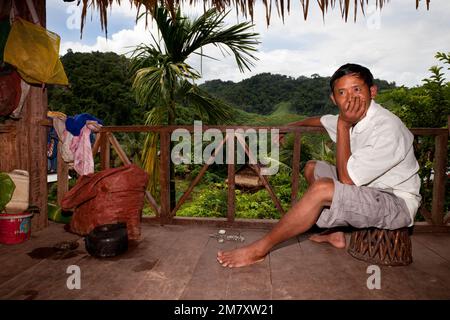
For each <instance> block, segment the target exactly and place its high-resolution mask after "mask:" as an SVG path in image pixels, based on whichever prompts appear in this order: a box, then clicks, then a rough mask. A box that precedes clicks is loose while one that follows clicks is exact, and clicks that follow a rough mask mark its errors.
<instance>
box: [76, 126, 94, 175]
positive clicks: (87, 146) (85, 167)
mask: <svg viewBox="0 0 450 320" xmlns="http://www.w3.org/2000/svg"><path fill="white" fill-rule="evenodd" d="M90 135H91V129H90V128H89V127H88V125H85V126H84V127H83V128H82V129H81V133H80V135H78V136H73V138H72V142H71V143H70V150H71V151H72V152H73V157H74V162H73V168H74V169H75V171H76V172H77V173H78V174H79V175H81V176H83V175H87V174H89V173H94V158H93V156H92V149H91V139H90Z"/></svg>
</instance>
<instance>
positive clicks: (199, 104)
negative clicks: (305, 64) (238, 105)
mask: <svg viewBox="0 0 450 320" xmlns="http://www.w3.org/2000/svg"><path fill="white" fill-rule="evenodd" d="M179 94H180V95H181V96H184V98H185V99H186V102H187V104H188V105H189V106H190V107H192V108H195V110H196V112H197V114H198V115H199V116H200V119H201V120H202V121H203V122H205V123H207V124H219V123H220V124H230V123H231V121H232V119H233V118H234V112H233V108H232V107H231V106H230V105H228V104H226V103H225V102H222V101H220V100H218V99H215V98H214V97H212V96H210V95H209V94H208V93H207V92H206V91H204V90H202V89H200V88H199V87H198V86H196V85H193V84H191V83H189V82H188V81H184V82H183V83H182V85H181V87H180V91H179Z"/></svg>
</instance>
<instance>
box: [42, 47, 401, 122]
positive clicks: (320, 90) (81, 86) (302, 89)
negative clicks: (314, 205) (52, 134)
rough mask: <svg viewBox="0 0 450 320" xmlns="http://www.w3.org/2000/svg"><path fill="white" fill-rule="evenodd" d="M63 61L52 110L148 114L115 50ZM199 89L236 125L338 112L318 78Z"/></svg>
mask: <svg viewBox="0 0 450 320" xmlns="http://www.w3.org/2000/svg"><path fill="white" fill-rule="evenodd" d="M61 61H62V63H63V65H64V69H65V71H66V74H67V76H68V78H69V83H70V86H69V87H67V88H66V87H58V86H53V87H52V86H50V88H49V108H50V110H58V111H62V112H65V113H67V114H68V115H74V114H79V113H83V112H88V113H90V114H92V115H94V116H96V117H98V118H100V119H102V120H103V121H104V123H105V124H106V125H130V124H143V123H144V118H145V117H144V114H145V112H146V111H148V110H147V109H146V108H145V107H143V106H139V105H137V103H136V102H135V99H134V96H133V94H132V92H131V90H130V89H131V74H130V73H129V69H128V68H129V59H127V58H126V57H124V56H121V55H117V54H116V53H113V52H106V53H102V52H91V53H80V52H72V51H71V50H69V51H68V52H67V53H66V54H65V55H64V56H63V57H62V58H61ZM376 83H377V84H378V86H379V88H380V89H381V90H383V89H390V88H395V84H394V83H388V82H387V81H384V80H377V81H376ZM199 87H200V88H202V89H204V90H205V91H207V92H208V93H209V94H211V95H212V96H214V97H217V98H219V99H222V100H223V101H225V102H227V103H228V104H230V105H231V106H234V107H236V108H237V109H239V112H237V113H236V114H237V115H239V119H236V121H234V122H236V123H242V121H244V120H245V121H249V122H251V123H253V121H252V119H253V118H255V119H253V120H256V122H258V123H260V122H261V121H262V120H263V119H262V118H261V117H260V116H258V115H270V114H273V113H277V110H278V109H279V108H280V106H282V109H283V112H285V113H289V114H297V115H303V116H311V115H319V114H325V113H336V109H335V107H334V106H333V105H332V103H331V101H330V99H329V97H328V96H329V77H321V76H319V75H317V74H314V75H312V76H311V77H306V76H299V77H298V78H293V77H288V76H285V75H279V74H270V73H262V74H258V75H255V76H253V77H250V78H248V79H245V80H242V81H240V82H237V83H234V82H231V81H222V80H212V81H207V82H205V83H204V84H201V85H200V86H199ZM185 109H186V110H185ZM178 110H179V111H178V118H179V119H178V120H177V123H180V124H189V123H190V124H192V123H193V117H194V115H193V114H192V112H188V110H187V108H184V107H182V106H180V108H178ZM246 113H251V114H253V115H248V114H246ZM191 118H192V119H191ZM278 122H279V121H275V123H278Z"/></svg>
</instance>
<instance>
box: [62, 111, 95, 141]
mask: <svg viewBox="0 0 450 320" xmlns="http://www.w3.org/2000/svg"><path fill="white" fill-rule="evenodd" d="M88 120H93V121H97V122H98V123H99V124H101V125H103V121H102V120H99V119H97V118H96V117H94V116H92V115H90V114H89V113H80V114H77V115H75V116H73V117H67V119H66V129H67V131H69V132H70V133H71V134H72V135H74V136H79V135H80V132H81V129H82V128H83V127H84V125H85V124H86V121H88Z"/></svg>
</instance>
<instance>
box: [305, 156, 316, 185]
mask: <svg viewBox="0 0 450 320" xmlns="http://www.w3.org/2000/svg"><path fill="white" fill-rule="evenodd" d="M316 162H317V161H315V160H309V161H308V162H307V163H306V165H305V169H304V173H305V177H306V179H307V180H308V181H309V180H310V179H314V170H315V169H316ZM311 182H312V181H311Z"/></svg>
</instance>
